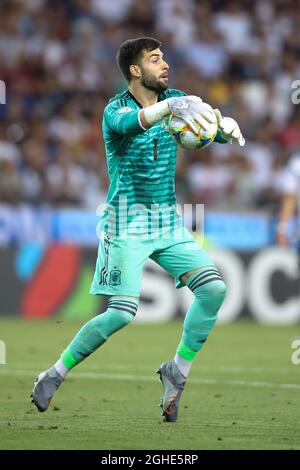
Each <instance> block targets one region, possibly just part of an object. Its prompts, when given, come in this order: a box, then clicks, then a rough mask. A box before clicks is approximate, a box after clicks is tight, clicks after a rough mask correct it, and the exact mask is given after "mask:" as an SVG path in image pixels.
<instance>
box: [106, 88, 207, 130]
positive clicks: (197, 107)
mask: <svg viewBox="0 0 300 470" xmlns="http://www.w3.org/2000/svg"><path fill="white" fill-rule="evenodd" d="M170 113H172V114H175V115H176V116H179V117H181V118H182V119H183V120H184V121H186V123H187V124H188V125H189V126H190V127H191V128H192V129H193V130H194V131H195V132H198V127H197V123H199V124H200V125H201V126H203V127H207V123H208V122H214V120H215V115H214V112H213V110H212V108H211V107H210V106H209V105H207V104H206V103H203V102H202V100H201V99H200V98H197V97H194V96H178V97H174V98H167V99H166V100H163V101H160V102H158V103H155V104H153V105H151V106H147V107H145V108H143V109H141V110H136V109H133V108H131V107H129V106H122V105H121V101H120V100H116V101H113V102H112V103H109V104H108V105H107V106H106V108H105V110H104V120H105V122H106V125H107V126H108V128H109V129H111V130H112V131H114V132H115V133H117V134H120V135H129V136H130V135H137V134H140V133H142V132H144V131H145V130H147V129H149V128H150V127H152V126H153V124H155V123H156V122H158V121H160V120H161V119H163V118H164V117H165V116H167V115H168V114H170Z"/></svg>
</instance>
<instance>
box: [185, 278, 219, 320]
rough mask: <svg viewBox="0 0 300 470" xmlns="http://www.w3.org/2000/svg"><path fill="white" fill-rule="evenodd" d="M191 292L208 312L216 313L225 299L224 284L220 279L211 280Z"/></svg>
mask: <svg viewBox="0 0 300 470" xmlns="http://www.w3.org/2000/svg"><path fill="white" fill-rule="evenodd" d="M193 292H194V294H195V297H196V298H197V299H198V301H200V302H201V303H202V304H204V305H206V306H207V307H208V308H207V310H208V311H211V312H215V313H217V312H218V310H219V308H220V307H221V305H222V303H223V302H224V299H225V297H226V284H225V283H224V281H223V280H221V279H220V280H212V281H210V282H207V283H206V284H203V285H201V286H199V287H197V288H196V289H195V290H194V291H193ZM210 307H211V308H210Z"/></svg>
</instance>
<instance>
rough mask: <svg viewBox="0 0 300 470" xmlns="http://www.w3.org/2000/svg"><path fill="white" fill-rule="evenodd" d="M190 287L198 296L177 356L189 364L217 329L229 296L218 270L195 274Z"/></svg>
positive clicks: (188, 313)
mask: <svg viewBox="0 0 300 470" xmlns="http://www.w3.org/2000/svg"><path fill="white" fill-rule="evenodd" d="M187 285H188V287H189V288H190V289H191V291H192V292H193V293H194V294H195V300H194V302H193V303H192V304H191V306H190V308H189V310H188V312H187V314H186V317H185V320H184V323H183V334H182V338H181V342H180V344H179V346H178V348H177V354H178V355H179V356H181V357H183V358H184V359H186V360H187V361H192V360H193V359H194V358H195V356H196V354H197V352H198V351H200V349H201V348H203V345H204V343H205V341H206V339H207V337H208V335H209V333H210V331H211V329H212V328H213V326H214V324H215V322H216V320H217V313H218V311H219V309H220V307H221V305H222V303H223V300H224V298H225V294H226V286H225V284H224V282H223V280H222V278H221V276H220V274H219V272H218V271H217V269H216V268H215V267H214V266H207V267H205V268H204V269H203V270H201V271H197V272H196V273H194V274H192V275H191V276H190V277H189V279H188V281H187Z"/></svg>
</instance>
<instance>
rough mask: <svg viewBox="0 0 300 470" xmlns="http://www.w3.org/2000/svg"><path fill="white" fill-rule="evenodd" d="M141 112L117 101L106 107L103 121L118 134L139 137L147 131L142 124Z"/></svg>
mask: <svg viewBox="0 0 300 470" xmlns="http://www.w3.org/2000/svg"><path fill="white" fill-rule="evenodd" d="M139 111H140V110H137V109H133V108H131V107H130V106H126V105H125V106H124V105H122V104H121V103H120V101H119V100H116V101H113V102H112V103H109V104H108V105H107V106H106V108H105V109H104V115H103V119H104V121H105V123H106V125H107V127H108V128H109V129H110V130H112V131H113V132H115V133H116V134H120V135H129V136H132V135H137V134H141V133H142V132H144V131H145V129H144V128H143V127H142V126H141V124H140V120H139Z"/></svg>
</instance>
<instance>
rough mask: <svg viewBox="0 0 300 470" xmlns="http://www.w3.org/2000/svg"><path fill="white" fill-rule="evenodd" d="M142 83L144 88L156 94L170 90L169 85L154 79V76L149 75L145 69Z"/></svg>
mask: <svg viewBox="0 0 300 470" xmlns="http://www.w3.org/2000/svg"><path fill="white" fill-rule="evenodd" d="M141 83H142V85H143V87H144V88H147V90H151V91H154V92H155V93H158V94H159V93H161V92H162V91H165V90H166V89H167V88H168V85H167V83H166V84H164V83H161V82H159V81H158V80H157V78H155V77H153V75H149V74H147V73H146V72H145V71H144V70H143V69H142V77H141Z"/></svg>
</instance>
